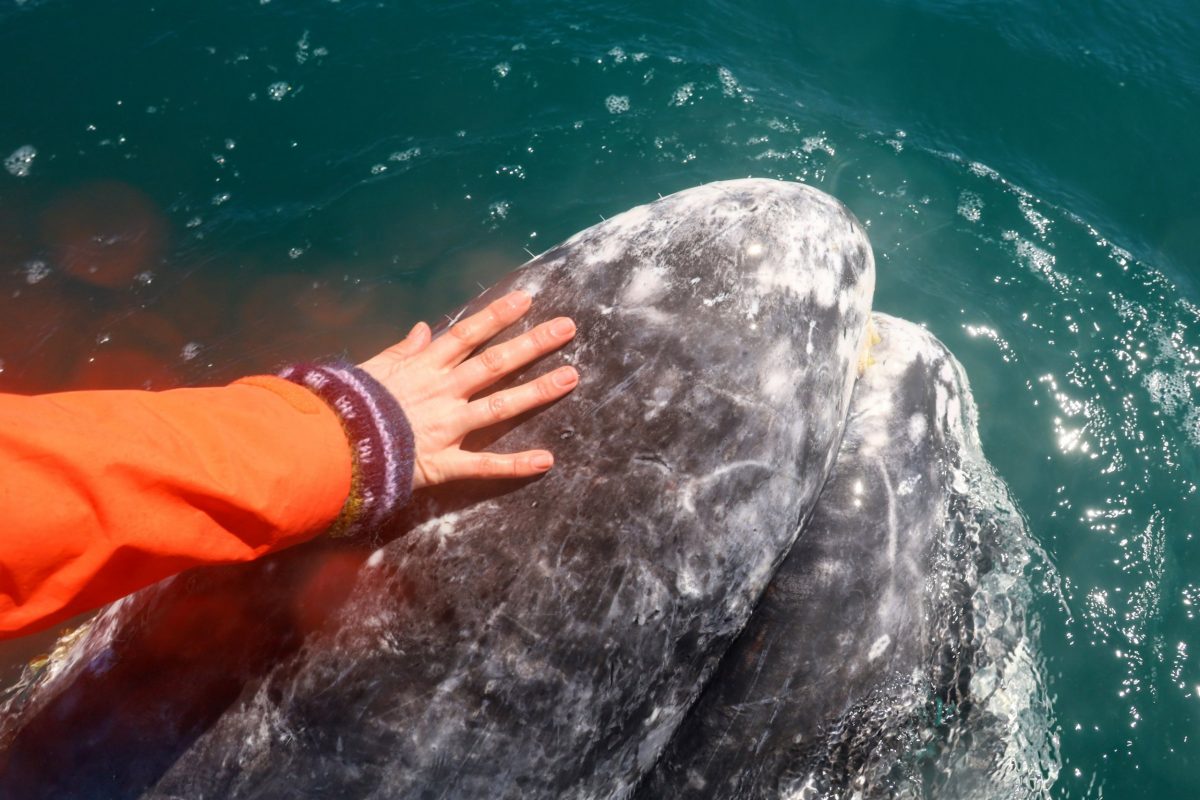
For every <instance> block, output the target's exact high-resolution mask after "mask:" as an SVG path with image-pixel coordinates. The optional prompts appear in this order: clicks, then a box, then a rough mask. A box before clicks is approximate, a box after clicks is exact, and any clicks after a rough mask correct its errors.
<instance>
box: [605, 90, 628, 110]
mask: <svg viewBox="0 0 1200 800" xmlns="http://www.w3.org/2000/svg"><path fill="white" fill-rule="evenodd" d="M604 107H605V108H607V109H608V113H610V114H624V113H625V112H626V111H628V110H629V95H623V94H610V95H609V96H608V97H607V98H605V100H604Z"/></svg>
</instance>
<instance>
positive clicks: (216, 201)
mask: <svg viewBox="0 0 1200 800" xmlns="http://www.w3.org/2000/svg"><path fill="white" fill-rule="evenodd" d="M232 196H233V195H231V194H230V193H229V192H219V193H217V194H214V195H213V199H212V204H213V205H214V206H219V205H223V204H224V203H227V202H229V198H230V197H232Z"/></svg>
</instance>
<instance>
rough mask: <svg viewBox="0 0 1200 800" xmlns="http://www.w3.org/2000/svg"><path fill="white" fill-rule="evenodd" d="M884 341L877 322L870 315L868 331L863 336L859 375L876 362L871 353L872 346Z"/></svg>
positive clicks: (859, 357) (859, 358)
mask: <svg viewBox="0 0 1200 800" xmlns="http://www.w3.org/2000/svg"><path fill="white" fill-rule="evenodd" d="M882 341H883V337H882V336H880V335H879V331H877V330H875V323H874V321H873V320H871V318H870V317H868V318H867V331H866V335H865V336H863V344H862V350H860V351H859V353H858V377H860V378H861V377H862V376H863V373H864V372H866V371H867V367H869V366H871V365H872V364H874V363H875V356H873V355H871V348H872V347H874V346H875V345H877V344H879V343H880V342H882Z"/></svg>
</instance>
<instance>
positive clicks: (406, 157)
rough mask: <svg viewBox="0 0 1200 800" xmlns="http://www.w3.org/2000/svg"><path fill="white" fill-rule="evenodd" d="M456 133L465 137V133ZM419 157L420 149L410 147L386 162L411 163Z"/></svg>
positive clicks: (393, 155)
mask: <svg viewBox="0 0 1200 800" xmlns="http://www.w3.org/2000/svg"><path fill="white" fill-rule="evenodd" d="M458 133H459V135H460V136H466V135H467V132H466V131H459V132H458ZM419 155H421V148H419V147H410V148H408V149H407V150H399V151H397V152H395V153H392V154H391V155H390V156H388V161H411V160H412V159H414V158H416V157H417V156H419Z"/></svg>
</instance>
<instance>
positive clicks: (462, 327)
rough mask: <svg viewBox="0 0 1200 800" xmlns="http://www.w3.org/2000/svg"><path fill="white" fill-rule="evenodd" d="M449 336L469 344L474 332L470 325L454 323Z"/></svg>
mask: <svg viewBox="0 0 1200 800" xmlns="http://www.w3.org/2000/svg"><path fill="white" fill-rule="evenodd" d="M450 335H451V336H453V337H454V338H455V339H458V340H459V341H463V342H469V341H471V340H472V339H473V338H474V336H475V332H474V330H473V329H472V327H471V325H470V323H468V322H465V321H464V322H456V323H455V324H453V325H451V326H450Z"/></svg>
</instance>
